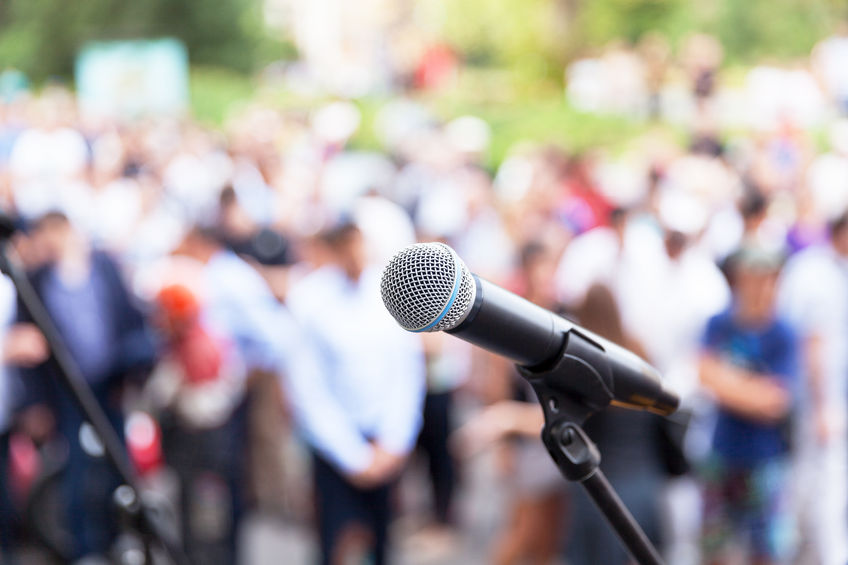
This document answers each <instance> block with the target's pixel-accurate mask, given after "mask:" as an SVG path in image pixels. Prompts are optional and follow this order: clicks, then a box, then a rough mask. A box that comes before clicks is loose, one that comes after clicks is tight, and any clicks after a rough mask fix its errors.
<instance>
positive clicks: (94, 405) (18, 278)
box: [0, 218, 189, 565]
mask: <svg viewBox="0 0 848 565" xmlns="http://www.w3.org/2000/svg"><path fill="white" fill-rule="evenodd" d="M13 231H14V227H13V226H12V224H11V222H10V221H9V219H8V218H0V271H2V272H3V273H4V274H5V275H7V276H8V277H9V278H10V279H11V280H12V284H13V285H14V286H15V289H16V290H17V293H18V297H19V298H20V301H21V303H22V304H23V306H24V308H25V309H26V310H27V312H28V313H29V315H30V317H31V318H32V320H33V323H34V324H35V325H36V327H38V329H39V330H40V331H41V333H42V334H43V335H44V339H45V340H46V341H47V345H48V347H49V349H50V352H51V354H52V360H53V361H54V362H55V365H56V367H57V368H58V374H59V376H60V379H61V380H62V382H63V384H64V385H65V387H66V388H67V389H68V392H70V393H71V396H72V397H73V399H74V401H75V402H76V404H77V406H78V407H79V409H80V411H81V412H82V414H83V417H84V418H85V419H86V420H87V421H88V422H89V423H90V424H91V426H92V427H93V428H94V431H95V432H96V433H97V436H98V438H100V441H101V443H102V444H103V449H104V451H105V454H106V457H107V459H108V460H109V462H110V463H111V464H112V465H113V466H114V468H115V470H116V471H117V472H118V475H120V477H121V481H122V482H123V483H124V484H125V485H127V486H129V487H130V488H131V489H132V490H133V491H134V492H135V494H136V498H137V500H143V498H142V496H141V494H142V490H141V489H140V488H139V481H138V475H137V474H136V471H135V469H134V468H133V466H132V464H131V463H130V460H129V457H128V455H127V452H126V450H125V449H124V445H123V443H121V440H120V438H119V437H118V434H117V432H116V431H115V429H114V428H113V427H112V425H111V423H110V422H109V419H108V418H107V417H106V414H105V413H104V412H103V409H102V408H101V407H100V405H99V404H98V402H97V399H96V398H95V397H94V394H93V393H92V391H91V389H90V388H89V387H88V385H87V384H86V382H85V380H84V379H83V377H82V374H81V373H80V370H79V367H78V366H77V364H76V362H75V361H74V359H73V357H71V354H70V352H69V351H68V349H67V347H66V346H65V343H64V341H63V340H62V337H61V335H59V332H58V330H57V329H56V327H55V326H54V325H53V321H52V319H51V318H50V314H49V313H48V312H47V309H46V308H45V307H44V304H43V303H42V302H41V299H40V298H39V296H38V294H37V293H36V291H35V289H34V288H33V287H32V284H30V281H29V279H28V278H27V276H26V275H25V274H24V273H23V272H21V270H20V269H19V268H18V267H17V266H16V265H15V264H13V263H12V262H11V261H10V260H9V254H8V247H9V237H10V236H11V235H12V233H13ZM138 513H139V514H138V518H139V519H138V523H139V526H140V527H141V528H142V529H143V531H142V534H144V535H145V536H149V537H150V538H152V539H155V540H157V541H158V542H159V543H160V544H161V546H162V547H163V549H164V550H165V551H166V552H167V553H168V554H169V555H170V557H171V559H172V560H173V562H174V563H176V564H178V565H187V564H188V563H189V560H188V558H187V557H186V556H185V555H184V554H183V553H182V551H181V550H180V549H179V547H178V544H177V542H176V540H175V539H174V538H173V537H172V536H171V535H170V534H169V533H168V532H165V531H164V529H163V528H161V527H160V525H159V523H158V522H157V521H156V519H155V517H154V511H153V509H152V508H151V507H149V506H147V505H145V504H143V503H142V504H140V505H139V507H138Z"/></svg>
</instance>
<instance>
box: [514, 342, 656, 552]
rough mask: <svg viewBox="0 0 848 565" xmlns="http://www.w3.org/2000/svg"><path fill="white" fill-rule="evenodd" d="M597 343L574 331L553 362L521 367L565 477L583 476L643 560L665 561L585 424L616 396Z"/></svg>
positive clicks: (588, 489)
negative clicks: (611, 478) (603, 372)
mask: <svg viewBox="0 0 848 565" xmlns="http://www.w3.org/2000/svg"><path fill="white" fill-rule="evenodd" d="M592 350H597V346H595V344H594V343H592V342H591V341H589V340H588V339H586V338H584V337H583V336H582V335H581V334H579V333H578V332H576V331H573V330H572V331H570V332H568V336H567V337H566V346H565V348H564V351H563V353H562V355H561V357H560V358H559V359H558V360H557V362H556V363H555V364H554V365H553V366H549V367H545V368H542V369H528V368H526V367H521V366H518V367H517V368H518V371H519V372H520V373H521V375H522V376H523V377H524V378H525V379H527V380H528V382H529V383H530V385H531V386H532V387H533V390H534V391H535V392H536V395H537V396H538V398H539V402H540V403H541V405H542V411H543V412H544V415H545V425H544V427H543V428H542V442H543V443H544V444H545V447H546V448H547V450H548V453H549V454H550V456H551V457H552V458H553V460H554V462H555V463H556V465H557V467H559V470H560V472H561V473H562V474H563V476H565V478H566V479H568V480H569V481H572V482H579V483H580V484H581V485H583V488H585V489H586V492H587V493H588V494H589V497H590V498H591V499H592V501H593V502H594V503H595V505H596V506H597V507H598V509H599V510H600V511H601V513H602V514H603V515H604V517H605V518H606V520H607V522H608V523H609V524H610V526H612V528H613V530H615V533H616V534H617V535H618V537H619V539H620V540H621V541H622V543H623V544H624V546H625V547H626V548H627V551H629V552H630V555H631V556H632V557H633V559H635V560H636V562H637V563H639V564H640V565H663V560H662V558H661V557H660V555H659V552H658V551H657V549H656V548H655V547H654V546H653V544H652V543H651V541H650V540H649V539H648V537H647V536H646V535H645V532H644V531H643V530H642V528H641V527H640V526H639V524H638V523H637V522H636V520H635V519H634V518H633V515H632V514H631V513H630V511H629V510H628V509H627V507H626V506H625V505H624V503H623V502H622V501H621V498H619V496H618V494H617V493H616V492H615V489H613V487H612V485H611V484H610V483H609V481H608V480H607V478H606V476H605V475H604V473H603V471H601V469H600V462H601V455H600V452H599V451H598V448H597V446H596V445H595V444H594V443H593V442H592V440H591V439H589V436H587V435H586V432H585V431H583V428H582V427H581V424H583V422H585V421H586V419H587V418H588V417H589V416H591V415H592V414H594V413H596V412H598V411H600V410H602V409H603V408H605V407H606V406H608V405H609V404H610V403H611V402H612V400H613V394H612V392H611V391H610V389H609V386H608V385H607V383H606V382H605V381H604V379H603V377H601V375H600V373H599V372H598V371H597V370H596V369H595V367H594V366H593V363H598V362H602V361H600V358H599V357H598V356H597V355H593V354H592V353H591V352H592Z"/></svg>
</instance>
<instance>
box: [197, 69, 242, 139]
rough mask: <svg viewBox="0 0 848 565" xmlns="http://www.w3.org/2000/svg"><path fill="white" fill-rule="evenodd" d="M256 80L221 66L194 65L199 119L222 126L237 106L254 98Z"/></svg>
mask: <svg viewBox="0 0 848 565" xmlns="http://www.w3.org/2000/svg"><path fill="white" fill-rule="evenodd" d="M254 86H255V85H254V81H253V80H252V79H251V78H250V76H249V75H245V74H244V73H240V72H238V71H233V70H230V69H225V68H221V67H206V66H194V67H192V69H191V76H190V83H189V90H190V92H191V109H192V113H193V115H194V117H195V119H197V120H199V121H201V122H203V123H205V124H208V125H220V124H222V123H223V121H224V119H225V118H226V117H227V112H228V111H230V110H231V109H232V108H233V107H234V106H235V105H237V104H239V103H244V102H247V101H249V100H250V99H251V97H252V96H253V95H254Z"/></svg>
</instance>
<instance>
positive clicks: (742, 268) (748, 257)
mask: <svg viewBox="0 0 848 565" xmlns="http://www.w3.org/2000/svg"><path fill="white" fill-rule="evenodd" d="M782 266H783V255H782V254H781V253H779V252H776V251H770V250H766V249H763V248H760V247H754V246H750V247H743V248H742V249H740V250H739V251H737V252H736V253H734V254H733V256H732V257H731V259H730V264H729V271H730V276H731V289H732V291H733V297H734V304H735V309H736V314H737V316H738V317H739V318H740V320H742V321H743V323H747V324H751V325H757V324H762V323H765V322H767V321H769V320H770V319H771V318H772V316H773V315H774V306H775V298H776V295H777V281H778V277H779V275H780V270H781V268H782Z"/></svg>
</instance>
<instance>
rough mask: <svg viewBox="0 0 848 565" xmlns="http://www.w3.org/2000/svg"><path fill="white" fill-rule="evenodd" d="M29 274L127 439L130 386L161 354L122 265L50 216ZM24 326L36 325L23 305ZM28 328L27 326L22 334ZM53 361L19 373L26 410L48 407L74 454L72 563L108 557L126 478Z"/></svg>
mask: <svg viewBox="0 0 848 565" xmlns="http://www.w3.org/2000/svg"><path fill="white" fill-rule="evenodd" d="M30 237H31V242H30V243H31V248H30V249H29V251H30V252H31V253H32V254H33V257H30V258H29V259H30V261H28V264H32V262H33V261H36V262H37V264H38V266H37V267H36V268H35V269H34V271H33V272H31V274H30V280H31V283H32V285H33V287H34V289H35V291H36V293H37V294H38V296H39V297H40V298H41V300H42V302H43V303H44V306H45V307H46V309H47V312H48V313H49V314H50V317H51V318H52V320H53V323H54V325H55V326H56V328H57V330H58V332H59V334H60V336H61V337H62V339H63V341H64V343H65V345H66V346H67V348H68V351H69V352H70V355H71V357H72V358H73V360H74V361H75V363H76V365H77V366H78V367H79V369H80V373H81V375H82V377H83V379H84V380H85V382H86V384H87V385H88V386H89V387H90V388H91V390H92V392H93V393H94V396H95V397H96V399H97V401H98V402H99V404H100V406H101V408H103V410H104V411H105V413H106V415H107V417H108V419H109V421H110V422H111V424H112V426H114V428H115V430H116V431H117V432H118V435H119V437H121V438H122V439H123V428H124V422H123V417H122V414H121V392H122V389H123V385H124V384H125V383H126V382H127V379H128V378H129V377H131V376H133V375H143V374H145V373H146V371H148V370H149V369H150V367H152V364H153V361H154V357H155V355H154V346H153V342H152V340H151V338H150V334H149V332H148V331H147V328H146V325H145V321H144V318H143V316H142V313H141V311H140V310H139V308H138V307H137V306H136V305H135V304H134V303H133V300H132V298H131V296H130V293H129V291H128V289H127V286H126V285H125V283H124V282H123V280H122V278H121V275H120V273H119V270H118V267H117V265H116V264H115V262H114V261H113V260H112V259H111V258H110V257H109V256H107V255H106V254H104V253H101V252H99V251H96V250H93V249H91V248H90V247H89V245H88V243H87V242H86V240H85V238H84V237H83V236H82V234H80V233H79V232H78V231H77V230H75V229H74V227H73V226H72V225H71V223H70V222H69V221H68V218H67V217H66V216H65V215H64V214H62V213H59V212H50V213H48V214H46V215H45V216H43V217H42V218H40V219H39V220H37V221H36V222H35V223H34V225H33V227H32V230H31V233H30ZM16 322H17V324H21V325H26V324H31V319H30V318H29V316H28V313H27V312H26V310H25V309H24V308H23V307H22V305H21V304H20V303H19V305H18V313H17V318H16ZM19 327H26V326H19ZM56 371H57V369H56V367H55V365H54V364H53V363H51V362H50V361H48V360H45V361H44V362H42V363H40V364H37V365H35V366H31V367H19V368H18V374H19V377H20V379H21V382H22V384H23V386H24V388H25V391H26V392H25V395H24V407H23V408H24V409H26V408H27V407H32V406H40V407H47V408H48V409H49V410H50V411H51V412H52V414H53V418H54V420H55V422H56V432H57V433H58V434H60V435H61V436H62V438H63V440H64V441H65V442H66V443H67V447H68V462H67V470H66V473H65V476H64V489H63V490H64V492H63V494H64V500H63V502H64V505H65V508H64V510H65V514H66V520H67V525H68V527H69V529H70V531H71V533H72V537H73V548H72V551H71V556H70V557H71V558H72V559H74V560H76V559H81V558H83V557H87V556H103V555H104V554H105V553H106V552H107V551H108V550H109V548H110V546H111V545H112V543H113V541H114V539H115V536H116V535H117V531H116V524H117V520H116V519H115V517H114V516H113V505H112V503H111V495H112V492H113V491H114V489H115V488H117V486H118V485H119V477H118V474H117V473H116V472H115V470H114V469H113V468H112V467H111V466H110V464H109V462H108V461H107V460H106V459H105V458H104V457H103V456H102V454H100V453H98V452H99V451H101V450H102V448H101V447H100V446H99V442H98V441H97V439H96V436H95V434H93V433H92V430H91V429H90V428H89V427H88V426H87V425H83V421H84V419H83V415H82V414H81V412H80V411H79V409H78V408H77V406H76V405H75V404H74V401H73V398H72V397H71V395H70V393H69V392H68V391H67V390H66V388H65V386H64V384H63V383H62V381H61V379H60V378H59V375H57V374H56Z"/></svg>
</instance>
